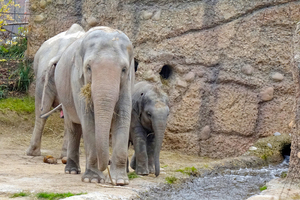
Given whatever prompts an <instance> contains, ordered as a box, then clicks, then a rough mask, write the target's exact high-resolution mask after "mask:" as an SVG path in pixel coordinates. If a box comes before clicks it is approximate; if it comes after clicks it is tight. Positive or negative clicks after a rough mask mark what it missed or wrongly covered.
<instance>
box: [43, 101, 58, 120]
mask: <svg viewBox="0 0 300 200" xmlns="http://www.w3.org/2000/svg"><path fill="white" fill-rule="evenodd" d="M61 107H62V104H59V105H58V106H56V107H55V108H54V109H53V110H50V111H49V112H47V113H45V114H42V115H41V116H40V118H43V119H47V118H48V117H49V116H50V115H51V114H52V113H54V112H55V111H56V110H57V109H60V108H61Z"/></svg>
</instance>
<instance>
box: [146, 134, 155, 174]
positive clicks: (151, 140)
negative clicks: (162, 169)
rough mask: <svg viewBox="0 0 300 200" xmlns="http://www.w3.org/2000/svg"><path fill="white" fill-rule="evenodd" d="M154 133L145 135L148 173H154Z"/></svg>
mask: <svg viewBox="0 0 300 200" xmlns="http://www.w3.org/2000/svg"><path fill="white" fill-rule="evenodd" d="M153 136H154V135H153V134H152V135H149V136H148V137H147V155H148V169H149V173H150V174H154V173H155V168H154V148H155V141H154V137H153Z"/></svg>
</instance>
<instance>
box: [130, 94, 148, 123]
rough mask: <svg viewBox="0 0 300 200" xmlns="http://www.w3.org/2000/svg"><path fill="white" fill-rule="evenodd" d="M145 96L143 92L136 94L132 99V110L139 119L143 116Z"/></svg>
mask: <svg viewBox="0 0 300 200" xmlns="http://www.w3.org/2000/svg"><path fill="white" fill-rule="evenodd" d="M144 95H145V94H144V93H143V92H136V93H135V94H134V95H133V98H132V109H133V111H135V113H136V114H137V116H138V117H139V118H140V117H141V114H142V109H143V108H142V105H143V101H144Z"/></svg>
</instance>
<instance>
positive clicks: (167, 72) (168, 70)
mask: <svg viewBox="0 0 300 200" xmlns="http://www.w3.org/2000/svg"><path fill="white" fill-rule="evenodd" d="M159 74H160V76H161V77H162V78H164V79H168V78H169V77H170V76H171V75H172V67H171V66H170V65H164V66H163V67H162V68H161V71H160V72H159Z"/></svg>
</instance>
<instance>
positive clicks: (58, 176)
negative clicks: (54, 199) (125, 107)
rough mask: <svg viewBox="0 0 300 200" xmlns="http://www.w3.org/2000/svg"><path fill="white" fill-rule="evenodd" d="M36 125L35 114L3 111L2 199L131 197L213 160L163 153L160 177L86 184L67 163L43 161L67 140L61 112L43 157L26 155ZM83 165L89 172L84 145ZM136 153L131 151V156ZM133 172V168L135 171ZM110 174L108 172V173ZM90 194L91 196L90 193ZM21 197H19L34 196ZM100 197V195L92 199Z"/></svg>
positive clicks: (0, 130) (48, 133)
mask: <svg viewBox="0 0 300 200" xmlns="http://www.w3.org/2000/svg"><path fill="white" fill-rule="evenodd" d="M33 126H34V114H22V115H20V114H17V113H14V112H6V113H1V111H0V199H1V200H2V199H10V198H9V197H10V196H11V195H12V194H14V193H19V192H21V191H24V192H30V193H33V194H35V193H39V192H53V193H66V192H71V193H88V194H90V193H95V192H98V193H95V194H97V196H98V197H100V196H101V195H102V196H101V198H100V199H119V198H124V199H129V198H132V197H134V196H136V195H137V193H136V191H144V190H147V188H148V187H149V186H152V185H155V184H158V183H165V178H166V177H167V176H174V175H175V176H176V177H186V175H183V174H181V173H180V172H176V170H178V169H182V168H185V167H198V166H200V165H205V163H206V162H209V161H210V160H209V159H205V158H199V157H197V156H187V155H183V154H180V153H178V152H168V151H162V152H161V158H160V160H161V167H162V171H161V175H160V176H159V177H154V176H143V177H139V178H135V179H133V180H131V181H130V184H129V185H128V186H125V187H113V186H111V185H109V184H103V185H102V184H96V183H83V182H81V175H80V174H79V175H71V174H65V173H64V164H62V163H61V160H59V159H58V164H55V165H52V164H46V163H43V156H46V155H52V156H54V157H56V158H57V157H59V155H60V150H61V146H62V139H63V120H62V119H60V118H59V113H55V115H53V116H51V117H50V118H49V119H48V122H47V124H46V128H45V131H44V134H43V137H42V156H37V157H32V156H26V155H25V151H26V149H27V147H28V146H29V142H30V138H31V134H32V130H33ZM81 151H82V153H81V156H80V165H81V170H82V172H84V171H85V156H84V148H83V145H81ZM132 153H133V151H132V149H130V150H129V156H131V155H132ZM131 171H132V170H131ZM105 173H106V172H105ZM88 194H87V195H88ZM33 198H34V197H33V195H32V196H31V197H18V198H15V199H23V200H26V199H33ZM92 199H96V198H92Z"/></svg>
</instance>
